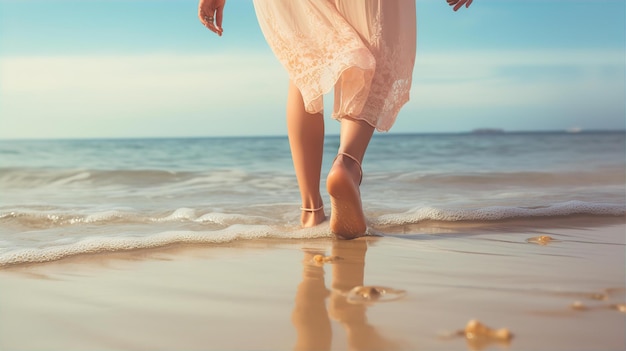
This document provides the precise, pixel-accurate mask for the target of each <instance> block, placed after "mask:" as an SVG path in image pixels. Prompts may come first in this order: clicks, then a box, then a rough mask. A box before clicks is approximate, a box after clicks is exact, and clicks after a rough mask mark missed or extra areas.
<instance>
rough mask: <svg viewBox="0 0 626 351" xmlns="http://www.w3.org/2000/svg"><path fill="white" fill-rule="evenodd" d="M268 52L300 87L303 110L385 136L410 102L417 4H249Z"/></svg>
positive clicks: (383, 0)
mask: <svg viewBox="0 0 626 351" xmlns="http://www.w3.org/2000/svg"><path fill="white" fill-rule="evenodd" d="M254 7H255V10H256V14H257V18H258V21H259V25H260V27H261V30H262V31H263V34H264V35H265V38H266V40H267V42H268V44H269V46H270V47H271V48H272V50H273V51H274V54H275V55H276V57H277V58H278V59H279V60H280V62H281V63H282V65H283V66H284V67H285V68H286V70H287V72H288V73H289V77H290V79H291V80H292V81H293V83H294V84H295V85H296V86H297V87H298V89H300V92H301V93H302V96H303V98H304V104H305V107H306V110H307V112H309V113H317V112H322V111H323V109H324V108H323V101H322V95H323V94H326V93H328V92H330V91H331V90H332V89H333V88H334V89H335V106H334V109H333V118H336V119H341V118H342V117H346V116H349V117H350V118H355V119H361V120H364V121H366V122H368V123H369V124H370V125H372V126H374V127H376V129H378V130H379V131H387V130H389V128H391V126H392V125H393V123H394V122H395V119H396V116H397V114H398V112H399V111H400V108H401V107H402V105H404V104H405V103H406V102H407V101H408V100H409V90H410V88H411V77H412V74H413V66H414V64H415V44H416V21H415V0H254Z"/></svg>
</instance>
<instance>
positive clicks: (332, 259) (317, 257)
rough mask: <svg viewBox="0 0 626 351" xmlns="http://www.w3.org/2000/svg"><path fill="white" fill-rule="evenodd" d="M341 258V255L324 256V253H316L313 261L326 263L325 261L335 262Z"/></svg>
mask: <svg viewBox="0 0 626 351" xmlns="http://www.w3.org/2000/svg"><path fill="white" fill-rule="evenodd" d="M339 259H341V258H340V257H336V256H335V257H331V256H324V255H319V254H318V255H315V256H313V262H315V263H317V264H324V263H333V262H335V261H336V260H339Z"/></svg>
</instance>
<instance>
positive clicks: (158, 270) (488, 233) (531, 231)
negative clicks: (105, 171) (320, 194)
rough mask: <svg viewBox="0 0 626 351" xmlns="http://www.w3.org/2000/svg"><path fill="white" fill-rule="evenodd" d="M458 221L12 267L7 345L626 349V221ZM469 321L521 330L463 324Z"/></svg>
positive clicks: (1, 331) (1, 273) (2, 297)
mask: <svg viewBox="0 0 626 351" xmlns="http://www.w3.org/2000/svg"><path fill="white" fill-rule="evenodd" d="M459 228H460V229H459ZM459 228H457V229H455V228H439V227H438V226H437V225H436V224H432V223H431V224H428V225H422V226H421V227H419V228H416V227H412V228H401V227H398V228H397V230H395V231H394V232H397V233H398V234H391V235H386V236H384V237H367V238H360V239H357V240H352V241H335V240H332V239H315V240H255V241H240V242H234V243H230V244H227V245H226V244H224V245H217V246H175V247H168V248H162V249H158V250H143V251H134V252H125V253H115V254H97V255H83V256H80V257H73V258H68V259H64V260H61V261H57V262H50V263H45V264H34V265H22V266H13V267H5V268H2V269H0V349H2V350H291V349H302V350H305V349H310V350H325V349H333V350H348V349H350V350H369V349H376V350H384V349H388V350H401V349H406V350H464V349H469V350H500V349H509V350H624V349H626V340H625V334H624V331H625V330H626V313H624V311H620V310H619V307H620V306H622V307H623V304H624V303H625V302H626V301H625V280H626V274H625V267H626V264H625V263H626V262H625V256H626V250H625V248H626V246H625V232H626V231H625V230H626V225H625V223H624V218H611V219H606V220H601V221H598V220H597V219H596V220H590V219H585V218H578V219H576V218H569V219H567V218H563V219H553V220H550V221H542V220H539V219H537V220H534V219H530V220H529V219H525V220H519V221H508V222H502V223H496V224H491V225H487V226H480V225H476V226H467V225H465V226H459ZM411 233H413V234H411ZM540 236H549V237H551V238H553V239H554V240H552V241H549V242H548V241H546V240H542V239H532V240H530V241H529V239H531V238H538V237H540ZM544 239H545V238H544ZM316 255H324V256H325V257H329V258H327V259H326V261H328V262H324V261H325V260H324V259H322V256H318V257H316ZM316 259H317V260H316ZM318 261H319V262H318ZM360 285H365V286H378V287H379V288H378V290H365V293H364V295H367V294H369V295H370V297H369V298H367V296H365V297H363V296H361V297H360V298H359V296H358V295H357V296H353V295H348V294H347V293H348V291H349V290H350V289H352V288H354V287H355V286H360ZM362 295H363V294H362ZM394 298H397V299H394ZM365 302H368V303H365ZM620 304H622V305H620ZM472 319H476V320H479V321H480V322H482V323H484V324H485V325H487V326H489V327H492V328H495V329H498V328H507V329H508V330H509V331H510V332H511V333H512V334H513V337H512V339H508V340H507V339H497V338H495V339H494V338H489V337H480V336H478V337H475V338H473V339H471V338H468V336H471V335H469V334H467V335H466V334H463V333H461V332H458V333H457V331H462V330H463V329H464V328H465V326H466V324H467V323H468V322H469V321H470V320H472Z"/></svg>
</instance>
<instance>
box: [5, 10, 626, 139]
mask: <svg viewBox="0 0 626 351" xmlns="http://www.w3.org/2000/svg"><path fill="white" fill-rule="evenodd" d="M402 1H406V0H402ZM409 1H410V0H409ZM625 7H626V5H625V2H624V1H623V0H523V1H522V0H520V1H513V0H475V1H474V4H473V5H472V6H471V7H470V8H469V9H462V10H460V11H459V12H456V13H455V12H453V11H452V10H451V8H450V7H448V6H447V4H446V2H445V0H417V18H418V52H417V63H416V67H415V72H414V77H413V78H414V79H413V80H414V82H413V87H412V92H411V101H410V102H409V103H408V104H407V105H406V106H405V107H404V109H403V110H402V111H401V113H400V115H399V117H398V121H397V123H396V125H395V126H394V127H393V128H392V130H391V132H392V133H407V132H460V131H467V130H471V129H474V128H487V127H488V128H503V129H506V130H563V129H566V128H571V127H581V128H584V129H624V128H625V123H626V122H625V109H626V107H625V106H626V105H625V98H624V97H625V96H626V87H625V86H626V78H625V74H626V73H625V72H626V69H625V66H626V57H625V43H626V30H625V28H626V21H625V17H626V8H625ZM196 11H197V1H195V0H71V1H70V0H58V1H57V0H0V138H3V139H4V138H93V137H97V138H100V137H166V136H174V137H178V136H221V135H283V134H285V132H286V128H285V123H284V121H285V116H284V110H285V108H284V105H285V97H286V88H287V79H288V77H287V75H286V73H285V72H284V70H283V69H282V67H281V66H280V65H279V64H278V62H277V61H276V60H275V58H274V57H273V55H272V53H271V51H270V50H269V48H268V47H267V44H266V43H265V41H264V39H263V36H262V34H261V32H260V30H259V28H258V24H257V22H256V18H255V14H254V8H253V6H252V2H251V1H250V0H228V1H227V4H226V10H225V19H224V36H223V37H221V38H219V37H217V36H215V35H213V34H212V33H210V32H209V31H208V30H206V29H205V28H204V27H203V26H202V25H201V24H200V23H199V21H198V20H197V17H196ZM326 100H327V101H326V103H327V105H328V106H329V107H330V106H332V101H331V99H330V98H328V99H326ZM326 122H327V123H326V125H327V132H328V133H332V134H335V133H337V132H338V130H339V129H338V123H337V122H335V121H333V120H332V119H331V118H330V111H329V110H327V117H326Z"/></svg>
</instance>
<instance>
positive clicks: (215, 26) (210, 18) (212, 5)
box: [198, 0, 226, 37]
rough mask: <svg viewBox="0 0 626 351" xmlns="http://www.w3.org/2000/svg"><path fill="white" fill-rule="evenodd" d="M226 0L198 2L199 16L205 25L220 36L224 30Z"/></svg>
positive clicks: (201, 0) (203, 0) (202, 0)
mask: <svg viewBox="0 0 626 351" xmlns="http://www.w3.org/2000/svg"><path fill="white" fill-rule="evenodd" d="M225 4H226V0H200V3H199V4H198V18H200V22H202V24H204V26H205V27H207V28H209V30H210V31H211V32H213V33H215V34H217V35H219V36H220V37H221V36H222V33H223V32H224V29H223V28H222V18H223V12H224V5H225Z"/></svg>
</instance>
